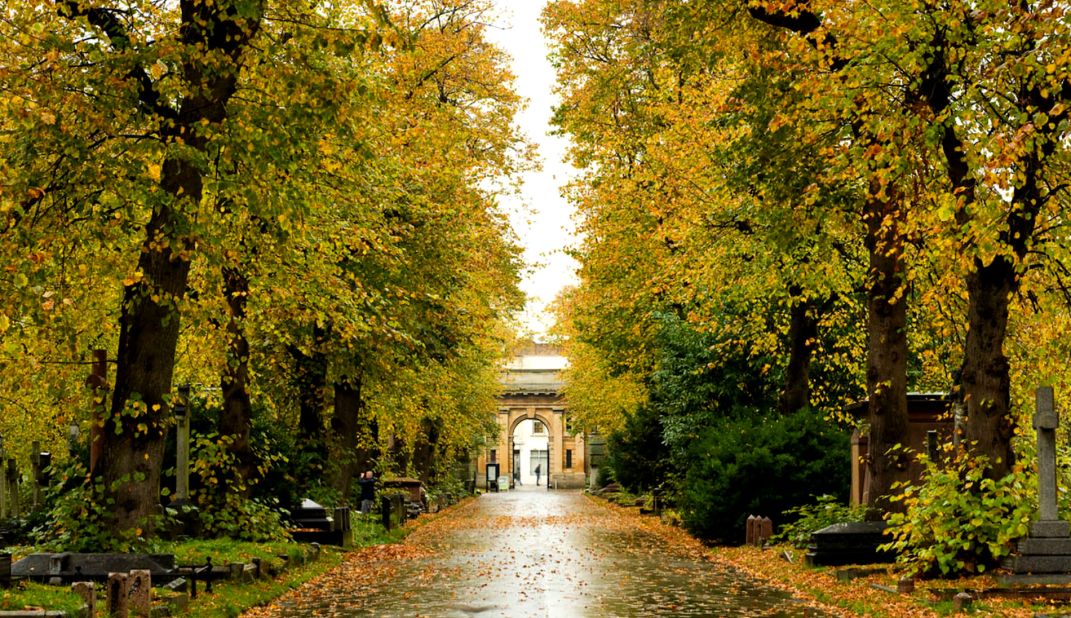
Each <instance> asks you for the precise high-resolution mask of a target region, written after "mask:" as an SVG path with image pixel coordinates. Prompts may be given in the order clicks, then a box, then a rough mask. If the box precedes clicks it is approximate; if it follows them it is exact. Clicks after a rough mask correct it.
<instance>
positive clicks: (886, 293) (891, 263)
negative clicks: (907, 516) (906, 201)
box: [864, 182, 908, 519]
mask: <svg viewBox="0 0 1071 618" xmlns="http://www.w3.org/2000/svg"><path fill="white" fill-rule="evenodd" d="M886 189H888V188H886ZM881 196H882V192H881V187H880V186H878V184H877V183H876V182H872V185H871V191H870V195H869V196H868V198H867V202H866V212H865V214H864V218H865V221H866V246H867V251H868V253H869V260H870V273H869V278H868V279H869V280H868V287H867V335H868V341H867V371H866V382H867V395H868V398H869V403H868V409H867V418H868V420H869V423H870V436H869V438H870V444H869V454H868V456H867V477H868V478H867V483H866V489H865V493H866V498H867V500H866V502H867V504H868V505H869V506H870V507H871V509H870V510H869V512H868V518H870V519H880V517H881V514H882V513H883V512H885V511H888V510H891V509H894V508H896V507H897V506H899V505H900V503H891V502H890V501H889V500H888V499H887V498H888V496H889V495H890V494H892V493H893V491H892V487H893V484H894V483H896V482H897V481H903V480H906V478H907V464H908V458H907V456H906V454H905V453H903V452H902V451H895V452H892V453H890V452H889V449H890V448H892V447H893V446H895V445H896V444H900V443H903V442H905V441H906V438H907V427H908V425H907V423H908V421H907V294H906V293H905V289H904V286H905V285H906V284H907V283H906V281H905V280H904V272H903V263H902V260H903V248H904V238H903V235H902V233H901V232H900V225H901V223H902V219H903V217H904V214H905V213H904V212H903V210H902V209H901V208H900V207H899V205H898V204H897V203H896V200H895V199H891V198H889V197H881Z"/></svg>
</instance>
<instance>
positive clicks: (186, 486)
mask: <svg viewBox="0 0 1071 618" xmlns="http://www.w3.org/2000/svg"><path fill="white" fill-rule="evenodd" d="M178 391H179V397H178V402H177V403H175V407H174V411H175V417H176V420H177V423H176V424H175V499H174V500H172V501H171V504H172V505H179V504H186V503H187V502H189V500H190V413H189V401H190V386H189V385H188V384H186V385H183V386H180V387H179V389H178Z"/></svg>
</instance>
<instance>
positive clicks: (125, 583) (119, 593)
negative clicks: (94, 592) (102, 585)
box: [105, 573, 130, 618]
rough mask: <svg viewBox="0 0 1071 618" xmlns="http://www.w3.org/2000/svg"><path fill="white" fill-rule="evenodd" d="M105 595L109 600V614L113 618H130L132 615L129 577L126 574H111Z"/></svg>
mask: <svg viewBox="0 0 1071 618" xmlns="http://www.w3.org/2000/svg"><path fill="white" fill-rule="evenodd" d="M105 594H106V595H107V598H108V604H107V606H108V614H109V615H110V616H112V618H128V616H129V615H130V582H129V576H128V575H127V574H126V573H109V574H108V587H107V589H106V592H105Z"/></svg>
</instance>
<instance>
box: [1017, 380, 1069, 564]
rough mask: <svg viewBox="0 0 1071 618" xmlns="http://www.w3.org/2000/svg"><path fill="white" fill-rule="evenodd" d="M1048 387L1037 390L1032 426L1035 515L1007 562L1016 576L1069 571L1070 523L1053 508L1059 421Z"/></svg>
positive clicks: (1051, 393)
mask: <svg viewBox="0 0 1071 618" xmlns="http://www.w3.org/2000/svg"><path fill="white" fill-rule="evenodd" d="M1054 400H1055V397H1054V396H1053V390H1052V387H1051V386H1043V387H1041V388H1039V389H1038V390H1037V396H1036V406H1037V413H1036V414H1034V428H1035V429H1037V434H1038V438H1037V439H1038V447H1037V453H1038V514H1037V518H1036V519H1035V520H1034V521H1033V522H1032V523H1031V524H1030V534H1029V535H1028V536H1027V538H1025V539H1023V540H1021V541H1019V548H1018V549H1019V555H1017V556H1014V557H1013V558H1012V559H1011V560H1010V561H1009V562H1010V565H1009V566H1010V567H1011V570H1012V571H1014V572H1015V573H1016V574H1018V575H1022V574H1025V573H1032V574H1054V573H1060V574H1071V524H1069V523H1068V522H1066V521H1064V520H1062V519H1060V516H1059V513H1058V512H1057V507H1056V494H1057V490H1056V428H1057V427H1058V426H1059V424H1060V418H1059V415H1058V414H1057V412H1056V405H1055V401H1054Z"/></svg>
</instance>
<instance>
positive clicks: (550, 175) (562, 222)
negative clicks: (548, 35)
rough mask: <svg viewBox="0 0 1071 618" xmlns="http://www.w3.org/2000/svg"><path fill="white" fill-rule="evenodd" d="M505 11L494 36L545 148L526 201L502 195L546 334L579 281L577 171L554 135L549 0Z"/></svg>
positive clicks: (502, 3)
mask: <svg viewBox="0 0 1071 618" xmlns="http://www.w3.org/2000/svg"><path fill="white" fill-rule="evenodd" d="M494 2H495V4H496V6H497V7H498V13H499V16H498V17H497V19H496V22H495V23H494V24H493V25H492V27H490V28H488V29H487V34H488V37H489V38H490V39H491V40H492V41H494V42H495V43H496V44H498V45H499V46H500V47H502V48H503V49H505V50H506V51H508V52H509V53H510V54H511V55H512V56H513V73H514V74H515V75H516V76H517V81H516V83H515V88H516V90H517V92H519V93H520V95H521V96H522V97H524V98H525V99H527V100H528V107H527V108H526V109H525V110H524V111H522V112H521V114H520V115H519V116H518V118H517V124H518V125H519V126H520V127H521V129H522V130H523V131H524V133H525V134H526V135H527V136H528V139H529V140H530V141H532V142H533V143H535V144H536V145H537V146H538V148H539V156H540V159H541V163H542V170H540V171H538V172H532V173H530V174H527V175H525V177H524V187H523V190H522V194H521V197H520V200H517V199H515V198H514V197H513V196H505V197H503V198H501V201H502V204H503V205H504V206H505V207H506V210H507V211H508V212H510V218H511V221H512V223H513V229H514V230H515V231H516V232H517V236H518V237H519V238H520V241H521V244H522V245H523V246H524V248H525V252H524V258H525V261H526V262H527V264H528V266H529V272H528V273H527V275H526V276H525V280H524V282H523V283H522V289H523V290H524V291H525V293H526V294H528V298H529V300H528V308H527V310H526V312H525V316H524V318H523V323H524V325H525V326H526V327H528V328H529V329H531V330H532V331H534V332H535V333H536V334H537V335H538V334H540V333H545V332H546V329H547V328H548V327H549V326H550V325H551V324H552V323H553V318H552V317H551V316H549V315H547V314H546V313H545V309H546V307H547V305H548V304H549V303H550V302H551V301H553V300H554V297H555V296H556V295H557V294H558V292H559V291H560V290H561V289H562V287H564V286H566V285H571V284H575V283H576V277H575V270H576V262H575V261H574V260H573V259H572V258H570V257H568V256H566V255H565V253H564V252H563V249H565V248H567V247H569V246H571V244H572V243H573V240H574V226H573V221H572V209H571V208H570V205H569V204H568V202H566V201H565V199H564V198H562V197H561V187H562V185H563V184H565V183H566V182H568V180H569V178H570V175H571V174H573V173H575V171H574V170H573V168H572V167H570V166H568V165H567V164H566V163H565V162H564V159H565V150H566V147H567V142H566V140H564V139H563V138H560V137H556V136H553V135H550V131H551V127H550V116H551V108H552V107H553V106H554V105H555V104H556V103H557V98H556V97H555V96H554V94H553V90H554V68H553V67H551V65H550V62H549V61H548V60H547V53H548V49H547V44H546V41H545V40H544V39H543V34H542V32H541V30H540V25H539V13H540V11H541V10H542V9H543V5H544V4H545V2H544V1H543V0H494Z"/></svg>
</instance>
